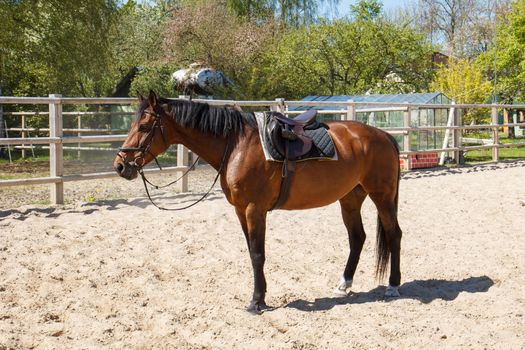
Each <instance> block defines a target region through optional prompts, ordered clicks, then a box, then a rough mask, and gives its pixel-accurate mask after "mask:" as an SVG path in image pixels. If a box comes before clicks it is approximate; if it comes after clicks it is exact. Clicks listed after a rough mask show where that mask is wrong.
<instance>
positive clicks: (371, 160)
mask: <svg viewBox="0 0 525 350" xmlns="http://www.w3.org/2000/svg"><path fill="white" fill-rule="evenodd" d="M326 125H327V127H328V130H329V133H330V135H331V137H332V139H333V141H334V144H335V148H336V150H337V160H322V161H304V162H299V163H298V164H297V169H296V174H295V178H294V180H293V182H292V188H291V191H290V193H291V195H290V198H289V201H287V205H285V209H297V208H307V207H318V206H322V205H327V204H330V203H332V202H335V201H337V200H339V199H340V198H342V197H344V196H345V195H346V194H348V193H349V192H351V191H352V190H353V189H354V188H355V187H356V186H357V185H362V186H363V187H364V188H365V190H366V191H367V192H373V191H381V190H382V189H381V186H384V185H386V186H393V187H397V184H396V182H397V178H398V174H399V151H398V149H397V144H396V143H395V140H394V139H393V137H392V136H390V135H389V134H387V133H386V132H384V131H382V130H380V129H377V128H374V127H371V126H368V125H365V124H362V123H359V122H353V121H332V122H326ZM314 198H315V200H314Z"/></svg>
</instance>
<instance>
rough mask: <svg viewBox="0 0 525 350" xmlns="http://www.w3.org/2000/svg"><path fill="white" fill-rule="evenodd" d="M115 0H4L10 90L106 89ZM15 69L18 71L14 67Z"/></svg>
mask: <svg viewBox="0 0 525 350" xmlns="http://www.w3.org/2000/svg"><path fill="white" fill-rule="evenodd" d="M116 13H117V4H116V1H113V0H90V1H82V2H78V1H74V0H60V1H59V0H46V1H43V0H20V1H2V2H1V6H0V18H2V19H3V20H5V22H4V21H2V25H3V23H7V24H8V27H7V30H6V31H5V34H4V30H3V31H2V39H0V45H1V49H2V51H1V52H2V61H3V62H2V66H3V68H1V69H2V71H1V72H0V74H1V76H2V79H4V82H3V83H4V86H5V90H6V91H7V92H9V93H11V94H16V95H47V94H48V93H50V92H55V93H61V94H65V95H81V96H92V95H102V94H105V93H106V91H107V89H108V85H109V84H110V81H109V78H110V77H109V76H108V74H106V71H107V67H108V62H109V61H110V60H111V59H110V58H111V57H110V55H109V49H108V48H109V33H110V32H111V30H112V26H113V25H114V24H115V18H116V16H115V15H116ZM8 71H11V72H12V71H14V72H15V73H8Z"/></svg>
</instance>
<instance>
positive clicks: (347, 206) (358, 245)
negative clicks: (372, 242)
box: [334, 185, 367, 296]
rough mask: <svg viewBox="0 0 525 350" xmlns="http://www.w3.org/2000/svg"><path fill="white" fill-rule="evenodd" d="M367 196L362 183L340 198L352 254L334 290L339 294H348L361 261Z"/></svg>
mask: <svg viewBox="0 0 525 350" xmlns="http://www.w3.org/2000/svg"><path fill="white" fill-rule="evenodd" d="M366 196H367V193H366V192H365V191H364V190H363V188H362V187H361V185H358V186H356V187H355V188H354V189H353V190H352V192H350V193H349V194H347V195H346V196H345V197H343V198H341V199H340V200H339V203H340V204H341V214H342V215H343V222H344V224H345V226H346V229H347V230H348V239H349V241H350V255H349V256H348V261H347V262H346V267H345V271H344V273H343V276H342V277H341V280H340V282H339V285H338V286H337V287H336V288H335V290H334V294H335V295H337V296H346V295H347V291H348V289H349V288H350V287H351V286H352V281H353V279H354V273H355V270H356V268H357V264H358V263H359V256H360V255H361V250H362V249H363V244H364V243H365V239H366V234H365V230H364V228H363V222H362V220H361V206H362V204H363V201H364V200H365V198H366Z"/></svg>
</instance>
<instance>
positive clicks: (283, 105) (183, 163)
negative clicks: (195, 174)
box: [0, 95, 525, 204]
mask: <svg viewBox="0 0 525 350" xmlns="http://www.w3.org/2000/svg"><path fill="white" fill-rule="evenodd" d="M195 101H199V102H206V103H209V104H212V105H230V106H234V105H236V106H241V107H244V106H249V107H269V108H270V109H271V110H276V111H281V112H283V113H287V114H289V115H294V114H298V113H301V112H302V111H301V110H299V109H294V110H288V107H296V108H297V107H301V106H323V107H329V108H330V109H321V110H319V113H320V114H335V115H340V116H341V119H342V120H356V113H374V112H402V113H403V127H386V128H383V129H384V130H385V131H387V132H389V133H391V134H393V135H399V136H401V137H402V139H403V149H402V151H401V157H404V158H408V156H409V155H411V154H417V153H430V152H432V153H435V152H438V153H441V154H442V156H444V155H445V154H446V153H449V152H452V153H453V154H454V158H455V159H458V158H459V152H467V151H471V150H477V149H492V160H493V161H498V160H499V149H500V148H503V147H518V146H525V142H518V143H512V144H501V143H500V142H499V136H498V131H499V129H500V128H502V127H504V128H509V127H525V123H505V124H498V110H502V109H522V110H525V105H496V104H481V105H473V104H454V103H452V104H408V103H380V102H366V103H365V102H354V101H351V100H350V101H286V100H284V99H281V98H278V99H275V100H268V101H234V100H199V99H197V100H195ZM135 103H136V99H134V98H79V97H62V96H60V95H49V96H48V97H10V96H0V105H5V104H15V105H48V109H49V110H48V112H4V113H3V116H7V115H10V116H17V117H21V118H24V117H26V116H34V115H48V116H49V127H48V128H41V129H38V128H28V127H27V126H26V125H25V123H24V122H23V123H22V127H21V128H11V129H9V130H10V131H16V132H20V133H22V136H23V137H16V138H0V145H25V146H22V147H21V148H26V147H27V145H31V146H32V145H48V147H49V150H50V151H49V152H50V157H49V158H50V174H49V176H48V177H40V178H29V179H12V180H0V187H4V186H21V185H36V184H50V185H51V193H50V198H51V202H52V203H54V204H61V203H63V202H64V194H63V193H64V192H63V184H64V183H65V182H71V181H81V180H91V179H102V178H109V177H114V176H117V175H116V173H115V172H99V173H91V174H77V175H64V173H63V171H64V169H63V150H64V145H66V144H73V143H75V144H78V149H80V148H81V146H80V144H83V143H100V142H122V141H124V140H125V138H126V135H123V134H119V135H90V136H84V135H82V133H88V132H89V133H92V132H100V133H107V132H115V131H121V130H116V129H113V130H111V129H109V130H108V129H97V128H81V127H77V128H69V129H68V128H63V117H64V116H67V115H72V116H80V115H95V114H97V115H103V114H114V115H130V114H132V113H129V112H64V111H63V110H62V107H63V105H79V104H80V105H131V104H135ZM331 107H333V108H331ZM479 108H483V109H489V110H490V113H491V124H487V125H460V121H459V117H458V113H457V111H458V110H460V109H479ZM418 109H447V110H448V111H449V116H448V121H449V122H448V123H447V125H446V126H420V127H411V126H410V118H411V113H412V112H413V111H417V110H418ZM0 111H1V109H0ZM481 129H485V130H489V132H490V134H491V135H492V138H491V141H490V142H488V143H487V141H486V140H485V142H484V143H483V144H479V145H474V146H463V145H462V138H461V137H460V136H461V135H460V133H461V132H462V131H463V130H481ZM37 130H38V131H48V132H49V137H25V135H26V134H25V133H26V132H34V131H37ZM439 130H444V131H445V141H446V142H444V144H443V147H442V148H433V149H425V150H415V151H412V150H410V135H411V133H413V132H421V131H439ZM64 132H74V133H77V136H64ZM449 139H450V140H451V141H452V142H451V143H452V145H451V146H449V145H448V144H449ZM465 141H468V140H465ZM405 164H406V163H405ZM187 169H188V150H187V149H186V148H185V147H184V146H182V145H178V147H177V166H175V167H170V168H165V169H164V170H163V171H164V172H182V171H186V170H187ZM146 171H147V172H158V171H159V170H153V169H147V170H146ZM179 190H181V191H187V179H184V181H182V183H181V184H180V187H179Z"/></svg>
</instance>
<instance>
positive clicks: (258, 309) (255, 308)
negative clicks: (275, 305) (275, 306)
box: [246, 301, 270, 315]
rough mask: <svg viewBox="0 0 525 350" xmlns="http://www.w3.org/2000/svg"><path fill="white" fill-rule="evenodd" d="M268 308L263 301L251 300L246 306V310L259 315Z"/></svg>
mask: <svg viewBox="0 0 525 350" xmlns="http://www.w3.org/2000/svg"><path fill="white" fill-rule="evenodd" d="M269 309H270V308H269V307H268V306H267V305H266V304H265V303H259V302H253V301H252V302H251V303H250V305H249V306H248V307H247V308H246V311H248V312H249V313H251V314H252V315H261V314H262V313H264V312H265V311H267V310H269Z"/></svg>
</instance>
